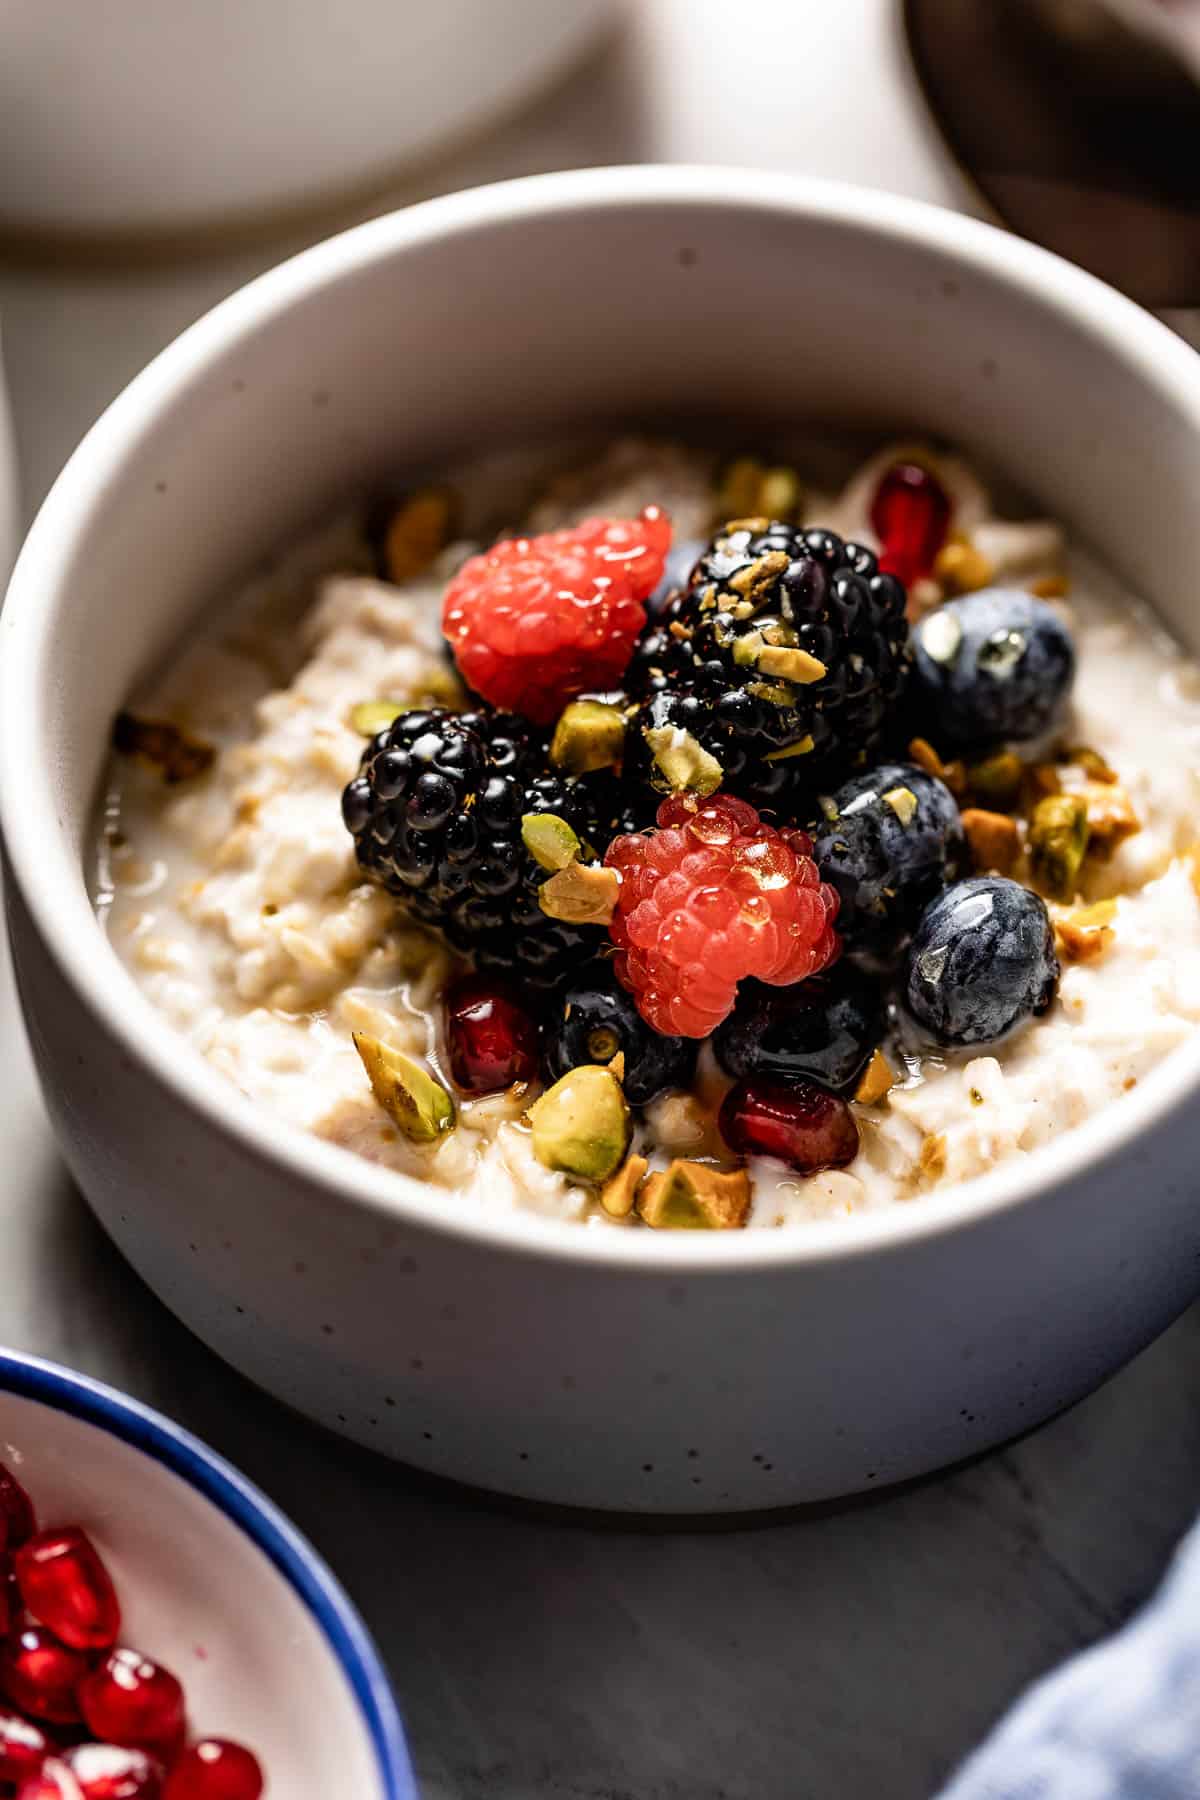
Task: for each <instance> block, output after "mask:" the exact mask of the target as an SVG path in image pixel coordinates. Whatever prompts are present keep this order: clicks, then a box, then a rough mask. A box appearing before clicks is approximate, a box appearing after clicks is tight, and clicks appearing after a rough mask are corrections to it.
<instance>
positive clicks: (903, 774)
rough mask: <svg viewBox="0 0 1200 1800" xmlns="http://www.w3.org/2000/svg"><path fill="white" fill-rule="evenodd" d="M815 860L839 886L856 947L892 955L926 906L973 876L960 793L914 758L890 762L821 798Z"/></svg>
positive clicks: (844, 925) (841, 915)
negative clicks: (960, 880) (957, 795)
mask: <svg viewBox="0 0 1200 1800" xmlns="http://www.w3.org/2000/svg"><path fill="white" fill-rule="evenodd" d="M821 811H822V817H821V820H820V822H819V824H818V825H817V827H816V828H815V830H814V833H813V857H814V859H815V860H816V864H817V867H818V868H819V869H820V871H821V878H822V880H824V881H828V882H829V883H830V884H831V885H832V886H833V887H835V888H836V889H837V891H838V895H839V897H840V899H841V908H840V910H839V912H838V930H839V931H840V932H841V934H842V936H843V937H844V938H845V940H846V944H847V946H848V947H849V948H851V949H855V950H865V951H868V952H870V953H871V954H872V955H873V956H883V957H886V956H890V955H892V954H893V953H894V952H896V951H897V950H899V949H901V948H902V947H903V945H904V943H905V941H906V940H907V939H908V938H909V937H910V936H911V934H912V932H913V931H914V930H915V929H916V924H917V921H918V919H919V918H920V916H921V914H922V912H923V911H924V909H925V907H926V905H927V904H928V903H929V901H930V900H931V899H932V898H933V897H934V895H935V894H937V893H939V892H940V891H941V890H942V888H944V887H945V886H946V885H947V883H949V882H951V881H956V880H957V879H958V877H959V876H960V875H963V874H965V872H966V869H967V866H968V859H967V846H966V839H965V837H964V834H963V828H962V820H961V819H960V817H959V812H958V806H957V804H956V802H955V799H954V796H953V794H952V793H951V792H950V790H949V788H948V787H947V786H946V785H945V783H944V782H942V781H939V780H938V778H937V777H936V776H935V775H927V774H926V773H925V771H924V770H923V769H919V768H917V766H916V765H915V764H914V763H882V764H880V766H879V767H878V768H875V769H872V770H870V771H869V773H867V774H865V775H855V776H852V777H851V779H850V780H849V781H847V782H845V783H844V784H843V786H842V787H840V788H838V789H837V791H836V792H835V793H833V794H832V795H828V796H826V797H824V798H823V799H822V801H821Z"/></svg>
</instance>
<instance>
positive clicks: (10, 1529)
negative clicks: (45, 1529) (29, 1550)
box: [0, 1463, 37, 1550]
mask: <svg viewBox="0 0 1200 1800" xmlns="http://www.w3.org/2000/svg"><path fill="white" fill-rule="evenodd" d="M36 1530H37V1520H36V1518H35V1516H34V1511H33V1501H32V1500H31V1499H30V1498H29V1495H28V1494H27V1493H26V1492H25V1489H24V1488H23V1487H22V1486H21V1483H20V1482H19V1481H18V1480H17V1478H16V1476H15V1475H14V1474H13V1473H12V1470H11V1469H6V1468H5V1466H4V1464H3V1463H0V1543H2V1544H3V1545H4V1546H6V1547H7V1548H8V1549H9V1550H15V1549H17V1547H18V1546H19V1545H20V1544H23V1543H24V1542H25V1540H26V1538H30V1537H32V1536H33V1534H34V1532H35V1531H36Z"/></svg>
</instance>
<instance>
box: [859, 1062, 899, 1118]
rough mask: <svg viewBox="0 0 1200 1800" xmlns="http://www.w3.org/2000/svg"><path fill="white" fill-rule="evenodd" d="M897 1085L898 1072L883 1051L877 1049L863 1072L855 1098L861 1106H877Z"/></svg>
mask: <svg viewBox="0 0 1200 1800" xmlns="http://www.w3.org/2000/svg"><path fill="white" fill-rule="evenodd" d="M895 1085H896V1071H895V1070H894V1069H893V1068H892V1065H891V1063H890V1062H889V1061H888V1059H887V1057H886V1056H885V1055H884V1053H883V1051H882V1050H878V1049H877V1050H876V1052H875V1054H874V1056H872V1058H871V1060H870V1062H869V1063H868V1064H867V1066H866V1069H865V1070H864V1071H863V1077H862V1080H861V1081H860V1082H859V1084H858V1086H857V1088H856V1089H855V1091H854V1098H855V1099H856V1100H857V1102H858V1104H859V1105H860V1106H877V1105H878V1104H879V1102H880V1101H881V1100H882V1099H883V1098H884V1096H885V1095H887V1094H889V1093H890V1092H891V1090H892V1089H893V1088H894V1087H895Z"/></svg>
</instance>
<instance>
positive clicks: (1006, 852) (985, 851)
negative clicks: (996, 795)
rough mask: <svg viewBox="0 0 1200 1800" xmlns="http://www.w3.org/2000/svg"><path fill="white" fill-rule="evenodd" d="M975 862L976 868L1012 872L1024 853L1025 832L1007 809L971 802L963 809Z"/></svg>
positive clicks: (996, 871) (1004, 873) (1005, 872)
mask: <svg viewBox="0 0 1200 1800" xmlns="http://www.w3.org/2000/svg"><path fill="white" fill-rule="evenodd" d="M962 828H963V830H964V832H965V833H966V837H967V845H968V848H969V849H970V852H971V862H972V865H973V866H974V867H975V868H976V869H980V870H984V871H994V872H995V873H996V874H998V875H1008V874H1010V873H1011V871H1012V869H1013V867H1014V866H1015V864H1016V861H1017V858H1018V857H1019V856H1020V854H1021V834H1020V832H1019V831H1018V829H1017V822H1016V820H1015V819H1012V818H1010V817H1009V815H1008V814H1007V813H998V812H985V811H984V810H983V808H982V807H978V806H968V807H966V808H964V810H963V813H962Z"/></svg>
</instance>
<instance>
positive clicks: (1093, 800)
mask: <svg viewBox="0 0 1200 1800" xmlns="http://www.w3.org/2000/svg"><path fill="white" fill-rule="evenodd" d="M1076 797H1077V798H1078V799H1080V800H1081V801H1082V802H1083V805H1084V808H1085V809H1086V812H1087V822H1088V833H1089V837H1088V848H1089V850H1090V851H1091V852H1092V854H1093V855H1094V856H1097V857H1099V858H1100V860H1101V861H1102V862H1107V861H1108V858H1109V857H1110V856H1111V855H1112V853H1113V851H1114V850H1115V849H1116V848H1117V845H1118V844H1123V843H1124V841H1125V839H1126V838H1127V837H1132V836H1133V834H1134V832H1135V831H1140V830H1141V828H1142V822H1141V820H1140V819H1139V818H1138V816H1137V814H1136V812H1135V811H1134V810H1133V802H1132V801H1131V800H1130V798H1129V795H1128V794H1127V793H1126V791H1125V789H1124V788H1123V787H1122V786H1121V785H1120V784H1119V783H1117V784H1115V785H1114V784H1113V783H1112V782H1110V781H1088V782H1085V783H1084V785H1083V787H1082V788H1081V789H1080V791H1079V793H1078V795H1077V796H1076Z"/></svg>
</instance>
